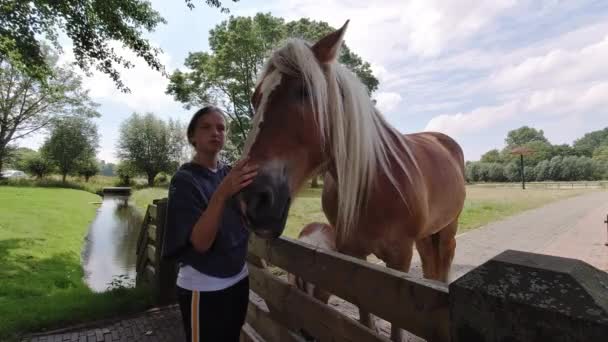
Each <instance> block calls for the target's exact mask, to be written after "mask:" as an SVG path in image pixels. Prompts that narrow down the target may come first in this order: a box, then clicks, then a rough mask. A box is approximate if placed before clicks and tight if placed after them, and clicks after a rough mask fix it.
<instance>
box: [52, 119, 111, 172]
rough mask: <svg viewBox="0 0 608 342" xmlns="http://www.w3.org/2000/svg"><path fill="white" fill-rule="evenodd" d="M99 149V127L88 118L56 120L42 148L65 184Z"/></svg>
mask: <svg viewBox="0 0 608 342" xmlns="http://www.w3.org/2000/svg"><path fill="white" fill-rule="evenodd" d="M98 147H99V134H98V133H97V126H96V125H95V124H94V123H93V122H92V121H91V120H90V119H88V118H82V117H70V118H63V119H60V120H56V121H55V122H54V123H53V127H52V128H51V132H50V135H49V136H48V137H47V139H46V141H45V142H44V145H43V146H42V149H41V150H42V154H43V156H45V157H46V158H48V159H49V160H51V161H52V162H54V163H55V165H56V166H57V168H58V169H59V172H60V173H61V175H62V180H63V182H64V183H65V180H66V176H67V175H68V174H74V173H76V172H77V171H78V167H79V166H80V165H81V164H83V163H84V162H85V161H86V160H88V159H91V158H94V157H95V154H96V152H97V148H98Z"/></svg>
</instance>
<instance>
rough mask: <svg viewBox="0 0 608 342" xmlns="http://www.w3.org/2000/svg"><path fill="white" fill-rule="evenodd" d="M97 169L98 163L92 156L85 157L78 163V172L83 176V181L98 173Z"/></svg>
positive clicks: (87, 180)
mask: <svg viewBox="0 0 608 342" xmlns="http://www.w3.org/2000/svg"><path fill="white" fill-rule="evenodd" d="M99 171H100V168H99V164H98V163H97V161H96V160H95V159H94V158H89V159H86V160H84V161H82V162H81V163H80V164H79V165H78V174H79V175H81V176H82V177H84V181H85V182H87V183H88V182H89V178H91V177H93V176H95V175H96V174H98V173H99Z"/></svg>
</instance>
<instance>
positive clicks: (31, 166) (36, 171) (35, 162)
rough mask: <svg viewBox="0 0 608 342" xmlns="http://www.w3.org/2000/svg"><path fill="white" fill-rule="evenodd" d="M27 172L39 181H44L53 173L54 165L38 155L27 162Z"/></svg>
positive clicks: (29, 158)
mask: <svg viewBox="0 0 608 342" xmlns="http://www.w3.org/2000/svg"><path fill="white" fill-rule="evenodd" d="M25 170H26V171H27V172H28V173H29V174H31V175H34V176H36V177H37V178H38V179H42V178H44V177H45V176H47V175H49V174H50V173H51V172H53V164H52V163H51V161H49V160H48V159H46V158H44V157H42V156H40V155H38V154H36V155H33V156H30V157H28V158H27V159H26V160H25Z"/></svg>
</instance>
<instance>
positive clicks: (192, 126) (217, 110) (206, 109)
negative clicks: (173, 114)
mask: <svg viewBox="0 0 608 342" xmlns="http://www.w3.org/2000/svg"><path fill="white" fill-rule="evenodd" d="M214 112H215V113H219V114H220V115H221V116H224V112H223V111H222V110H221V109H220V108H218V107H216V106H211V105H209V106H205V107H203V108H201V109H199V110H198V111H196V113H194V115H192V119H190V123H189V124H188V131H187V136H188V142H189V143H190V145H192V146H194V147H196V146H195V144H194V143H193V142H192V137H193V136H194V131H195V130H196V125H197V123H198V119H200V118H202V117H203V116H204V115H206V114H209V113H214ZM224 117H225V116H224Z"/></svg>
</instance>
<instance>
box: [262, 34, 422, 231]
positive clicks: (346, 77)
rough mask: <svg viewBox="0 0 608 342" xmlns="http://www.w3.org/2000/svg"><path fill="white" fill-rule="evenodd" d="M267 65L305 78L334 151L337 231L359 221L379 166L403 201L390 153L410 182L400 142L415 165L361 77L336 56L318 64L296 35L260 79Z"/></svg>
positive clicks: (328, 152)
mask: <svg viewBox="0 0 608 342" xmlns="http://www.w3.org/2000/svg"><path fill="white" fill-rule="evenodd" d="M270 66H274V68H276V69H277V70H278V71H279V72H281V73H285V74H289V75H294V76H298V77H300V78H301V79H302V80H303V83H304V87H305V90H306V92H307V94H308V100H309V101H310V104H311V106H312V108H313V110H314V119H315V121H316V124H317V125H318V127H319V130H320V132H321V134H320V135H321V139H322V141H321V145H322V146H325V148H326V151H324V152H325V153H326V155H328V156H330V157H333V158H334V162H335V167H336V175H337V179H336V183H337V190H338V196H339V203H338V215H337V222H336V225H337V227H340V228H341V229H340V231H339V232H338V234H340V235H341V237H343V238H346V237H348V236H349V235H350V233H351V232H352V229H353V227H355V225H356V223H357V222H356V216H357V212H358V211H359V208H361V205H362V204H364V203H365V201H366V199H367V196H368V194H369V192H370V188H371V186H372V185H373V181H374V179H376V177H377V174H378V172H379V171H380V172H382V173H383V174H385V175H386V176H387V177H388V178H389V179H390V181H391V182H392V184H393V185H394V186H395V189H396V190H397V191H398V192H399V194H400V196H401V198H402V200H403V201H404V202H405V204H406V205H407V204H408V203H407V201H406V197H405V196H404V194H403V192H402V191H401V186H400V185H399V183H398V182H397V179H396V177H395V173H394V172H393V170H391V167H390V163H389V156H390V157H393V158H395V160H396V161H397V163H398V164H399V166H400V168H401V171H403V172H404V173H405V174H406V176H407V178H408V180H409V181H410V182H411V179H412V177H411V174H410V171H409V170H408V168H406V163H405V160H404V159H402V158H401V157H400V156H401V154H400V152H399V151H398V148H399V147H401V148H402V149H403V151H404V152H405V156H406V157H408V159H409V160H410V162H412V163H413V164H414V166H415V167H416V168H417V167H418V166H417V164H416V162H415V159H414V158H413V157H412V155H411V151H410V149H409V147H408V146H407V145H406V144H405V142H404V141H403V139H393V137H391V135H394V136H395V137H401V133H400V132H399V131H397V130H396V129H395V128H394V127H393V126H391V125H390V124H389V123H388V122H387V121H386V120H385V118H384V117H383V116H382V114H381V113H380V111H378V110H377V109H376V108H375V106H374V104H373V103H372V101H371V99H370V96H369V94H368V91H367V88H366V86H365V85H364V84H363V83H362V82H361V81H360V79H359V78H358V77H357V76H356V75H355V74H354V73H353V72H352V71H350V70H349V69H347V68H346V67H345V66H343V65H341V64H340V63H337V62H335V61H334V62H333V63H331V64H329V65H326V66H321V65H320V64H319V62H318V60H317V59H316V57H315V55H314V54H313V52H312V50H311V48H310V45H309V43H307V42H306V41H304V40H301V39H296V38H292V39H288V40H287V41H286V43H285V44H284V45H283V46H282V47H281V48H279V49H277V50H276V51H275V52H274V53H273V55H272V56H271V58H270V59H269V60H268V62H267V64H266V66H265V67H264V69H263V71H262V73H261V75H260V78H259V80H262V79H264V77H265V76H266V73H267V72H268V70H269V68H270ZM258 82H259V81H258ZM262 115H263V112H262V111H260V112H257V113H256V116H255V117H254V123H253V127H254V128H255V127H257V126H258V124H259V122H261V121H262V120H263V118H262ZM253 134H254V135H255V134H257V132H254V133H253ZM253 139H255V138H253ZM253 139H251V140H250V141H253ZM395 140H397V141H398V145H399V146H397V145H396V144H395Z"/></svg>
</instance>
